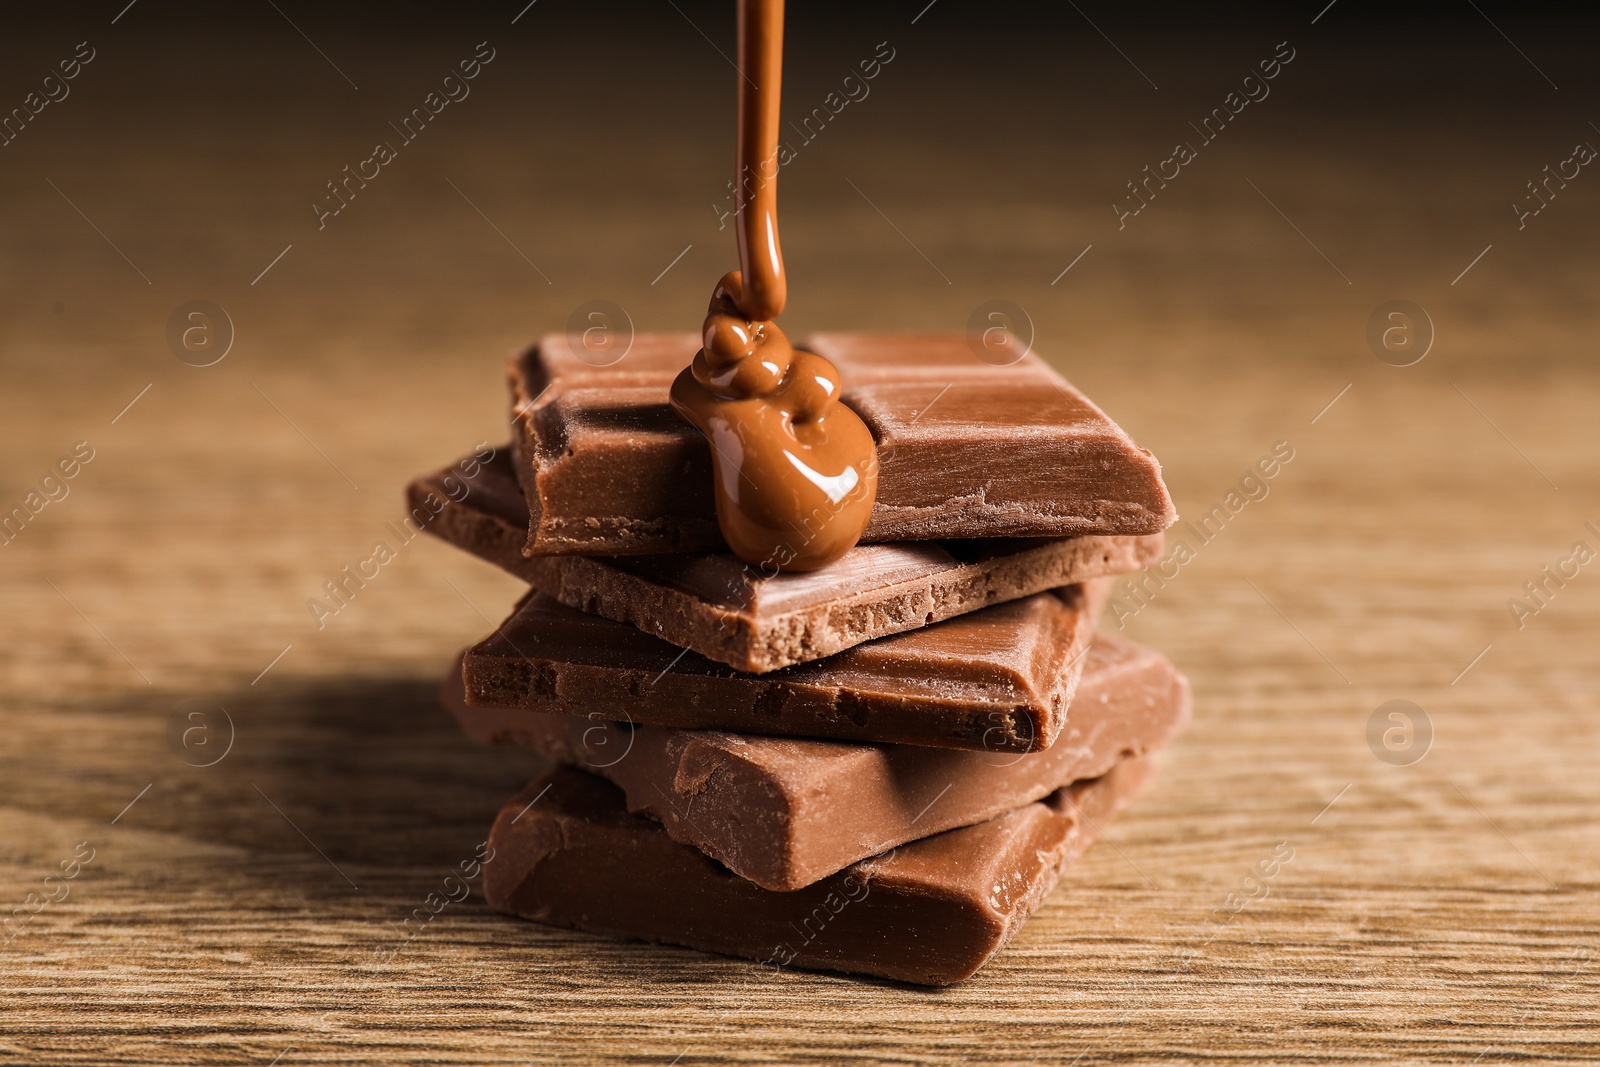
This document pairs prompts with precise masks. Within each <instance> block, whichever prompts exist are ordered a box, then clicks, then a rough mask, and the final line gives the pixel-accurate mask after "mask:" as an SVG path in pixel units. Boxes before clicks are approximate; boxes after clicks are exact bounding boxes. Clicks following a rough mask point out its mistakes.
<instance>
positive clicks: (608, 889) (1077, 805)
mask: <svg viewBox="0 0 1600 1067" xmlns="http://www.w3.org/2000/svg"><path fill="white" fill-rule="evenodd" d="M1151 770H1152V768H1151V767H1150V766H1149V765H1148V761H1147V760H1129V761H1126V762H1124V763H1122V764H1119V765H1118V766H1117V768H1116V769H1115V770H1113V771H1112V772H1111V773H1109V774H1107V775H1105V776H1104V777H1102V778H1100V779H1097V780H1095V781H1093V782H1087V783H1083V784H1080V785H1077V786H1074V787H1072V788H1069V789H1063V790H1060V791H1059V792H1057V793H1054V794H1052V795H1051V796H1049V797H1048V798H1046V799H1045V800H1043V801H1040V802H1037V803H1033V804H1028V805H1026V806H1025V807H1022V808H1018V809H1016V810H1014V811H1010V812H1007V813H1006V814H1004V815H1000V816H998V817H996V818H994V819H991V820H989V821H988V822H983V823H979V824H978V825H976V826H969V827H966V828H964V829H961V830H951V831H949V832H947V833H943V834H938V835H937V836H934V837H929V838H925V839H923V840H920V841H917V842H915V843H913V844H910V845H906V846H904V847H902V848H899V849H896V850H894V851H893V852H890V853H886V854H885V855H882V856H877V857H874V858H872V859H867V860H862V861H861V862H859V863H856V864H854V865H852V866H851V867H849V868H848V869H847V870H845V871H842V872H840V873H839V874H837V875H834V876H833V877H832V878H829V879H827V880H825V881H822V882H818V883H817V884H815V885H812V886H809V887H807V888H805V889H801V890H797V891H796V892H793V893H775V892H773V891H772V890H769V889H762V888H761V887H760V886H758V885H755V884H754V883H752V882H747V881H745V880H744V879H742V878H740V877H739V876H737V875H735V874H732V873H730V872H729V871H728V870H727V869H726V868H724V867H722V866H720V865H719V864H717V863H716V862H715V861H714V860H711V859H709V858H707V857H706V856H704V855H702V854H701V853H699V852H697V851H695V850H694V849H693V848H691V847H689V846H688V845H682V844H679V843H678V842H676V841H674V840H672V838H670V837H668V836H667V834H666V832H665V831H664V830H662V829H661V827H660V826H658V825H656V824H655V823H652V822H650V821H649V820H647V819H642V818H640V817H638V816H635V815H629V814H628V812H627V809H626V808H625V807H624V805H623V799H622V794H621V793H620V792H619V791H618V790H617V789H616V788H615V787H614V786H612V785H610V784H608V783H606V782H605V781H602V780H601V779H599V778H596V777H593V776H592V775H588V774H584V773H583V772H582V771H577V770H572V769H571V768H565V767H562V768H557V769H555V770H553V771H551V772H549V773H548V774H546V775H545V776H544V777H543V778H540V779H539V780H537V781H535V782H533V783H532V784H530V785H529V786H528V787H527V788H526V789H524V790H523V791H522V792H521V793H519V794H518V795H517V796H516V797H514V798H512V800H511V801H510V802H509V803H508V804H506V806H505V807H504V808H502V809H501V810H500V814H499V816H498V817H497V818H496V819H495V823H494V829H493V830H491V831H490V833H489V847H490V848H491V849H492V852H490V853H489V859H488V860H487V862H485V863H484V868H483V871H484V873H483V893H484V897H485V898H486V899H487V900H488V902H489V904H490V906H491V907H494V908H497V909H499V910H500V911H504V912H510V913H511V914H513V915H520V916H522V917H523V918H527V919H533V920H535V921H537V922H543V923H550V924H552V925H556V926H570V927H576V928H578V929H580V930H589V931H592V932H595V933H602V934H611V935H615V936H620V937H628V938H636V939H639V940H642V941H653V942H658V943H668V944H676V945H687V946H689V947H691V948H698V949H703V950H706V951H709V952H720V953H724V954H727V955H731V956H743V957H745V958H747V959H752V960H758V961H760V962H761V963H762V964H763V965H765V966H770V967H773V968H775V969H780V970H781V969H782V968H784V967H789V966H794V967H804V968H812V969H825V970H833V971H850V972H854V973H858V974H870V975H877V976H880V977H883V978H893V979H898V980H900V981H903V982H916V983H919V984H922V985H949V984H950V983H952V982H959V981H961V980H962V979H964V978H967V977H969V976H970V975H972V974H973V973H974V972H975V971H977V970H978V968H980V967H982V966H983V965H984V964H985V963H986V962H988V960H989V958H990V957H992V956H993V955H994V954H995V953H996V952H998V951H999V950H1000V949H1001V947H1002V946H1004V945H1005V944H1006V942H1007V941H1009V940H1010V939H1011V938H1012V936H1014V935H1015V934H1016V932H1017V930H1018V929H1019V928H1020V927H1021V925H1022V923H1023V922H1024V921H1025V920H1026V919H1027V917H1028V916H1029V915H1031V914H1032V913H1033V910H1034V909H1035V908H1036V907H1038V905H1039V902H1040V901H1041V900H1043V899H1044V896H1045V894H1046V893H1048V892H1049V891H1050V889H1051V887H1052V886H1054V885H1055V883H1056V880H1057V879H1058V878H1059V877H1060V874H1061V871H1062V869H1063V868H1064V867H1065V866H1066V865H1067V864H1068V863H1069V862H1070V861H1071V860H1073V859H1074V858H1076V857H1077V856H1078V855H1079V854H1081V853H1082V852H1083V850H1084V849H1085V848H1087V847H1088V846H1089V844H1090V842H1091V841H1092V839H1093V838H1094V837H1095V836H1097V835H1098V834H1099V832H1100V831H1101V830H1103V829H1104V827H1105V826H1106V824H1107V823H1108V822H1109V821H1110V820H1111V818H1112V817H1113V816H1114V815H1115V814H1116V813H1117V811H1118V810H1119V809H1121V808H1122V807H1123V806H1124V805H1125V804H1126V803H1127V802H1128V801H1129V800H1130V799H1131V798H1132V795H1133V794H1134V793H1135V792H1137V790H1138V789H1139V787H1140V786H1141V785H1143V784H1144V780H1145V779H1146V778H1147V777H1148V775H1149V773H1150V771H1151Z"/></svg>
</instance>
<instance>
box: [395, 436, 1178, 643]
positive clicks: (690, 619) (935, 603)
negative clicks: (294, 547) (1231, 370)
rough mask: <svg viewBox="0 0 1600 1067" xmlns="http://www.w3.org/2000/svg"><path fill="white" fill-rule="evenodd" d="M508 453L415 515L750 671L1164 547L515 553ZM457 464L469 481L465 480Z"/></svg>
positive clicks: (620, 615)
mask: <svg viewBox="0 0 1600 1067" xmlns="http://www.w3.org/2000/svg"><path fill="white" fill-rule="evenodd" d="M508 451H509V450H507V449H502V450H501V451H500V452H499V453H497V454H496V455H495V457H494V458H493V459H492V460H490V461H489V462H488V463H486V464H483V465H481V466H473V467H471V468H463V465H462V464H458V465H457V466H456V467H451V468H446V469H445V470H442V471H439V472H436V473H434V474H430V475H424V476H423V477H421V478H418V479H416V480H415V481H413V482H412V483H411V484H410V486H408V488H407V495H408V497H409V499H410V503H411V507H412V509H413V511H414V512H416V513H418V514H420V515H422V516H423V517H425V518H428V517H429V516H431V518H428V521H427V523H426V525H425V529H427V531H428V532H429V533H432V534H435V535H437V536H438V537H441V538H443V539H444V540H446V541H448V542H450V543H451V544H453V545H455V546H457V547H458V548H462V549H465V550H466V551H468V552H471V553H472V554H474V555H476V556H478V557H479V558H480V559H484V560H487V561H488V562H490V563H493V564H496V565H497V566H499V567H501V568H503V569H505V570H507V571H509V572H511V573H512V574H515V575H516V576H518V577H519V578H522V579H524V580H525V581H527V582H528V583H529V584H530V585H532V586H533V587H534V588H535V589H537V590H539V591H540V592H542V593H544V594H546V595H547V596H550V597H552V598H554V599H556V600H559V601H561V602H562V603H564V604H567V605H569V606H571V607H574V608H579V609H582V610H584V611H587V612H592V613H593V614H596V615H602V616H604V617H606V618H608V619H615V620H617V621H619V622H626V623H630V624H632V625H634V626H637V627H639V628H640V629H642V630H645V631H647V632H649V633H652V634H655V635H656V636H658V637H661V638H664V639H665V640H667V641H669V642H671V643H672V644H675V645H678V646H680V647H682V648H689V649H693V650H694V651H695V652H698V653H699V654H700V655H702V656H705V657H706V658H707V659H711V660H715V661H717V662H719V663H725V664H727V665H729V666H731V667H734V668H737V669H738V670H741V671H749V672H753V673H761V672H765V671H771V670H776V669H777V668H779V667H784V666H788V665H790V664H794V663H802V662H806V661H809V660H814V659H818V658H820V657H823V656H829V655H832V654H834V653H836V652H840V651H842V650H844V649H847V648H849V647H851V646H853V645H857V644H860V643H861V642H863V641H870V640H872V639H874V638H877V637H883V636H886V635H888V634H892V633H897V632H901V631H904V630H909V629H915V628H917V627H921V626H924V625H927V624H929V623H934V622H938V621H940V620H942V619H947V618H950V617H952V616H956V615H960V614H963V613H965V612H968V611H973V610H976V609H978V608H981V607H984V606H985V605H989V604H995V603H1000V602H1003V601H1006V600H1012V599H1016V598H1018V597H1024V596H1029V595H1031V594H1033V593H1039V592H1043V591H1044V590H1047V589H1054V588H1057V587H1060V586H1065V585H1071V584H1073V583H1075V582H1083V581H1088V580H1089V579H1092V578H1098V577H1101V576H1105V575H1114V574H1121V573H1124V572H1127V571H1132V570H1138V569H1139V568H1141V567H1144V566H1146V565H1148V564H1149V563H1151V562H1154V561H1155V559H1156V558H1157V557H1158V556H1159V555H1160V553H1161V542H1162V538H1161V535H1160V534H1148V535H1145V536H1142V537H1077V538H1054V539H1039V538H1028V539H1005V538H1000V539H994V540H979V541H950V542H940V541H913V542H901V543H899V544H882V545H862V546H858V547H857V548H855V549H853V550H852V551H851V552H849V553H847V554H846V555H845V557H844V558H843V559H841V560H840V561H839V562H837V563H835V564H833V565H832V566H830V567H827V568H824V569H823V570H821V571H815V572H812V573H809V574H779V575H775V576H771V577H764V576H763V575H762V574H761V572H759V571H757V570H756V569H755V568H752V567H750V566H748V565H746V564H744V563H742V562H740V561H739V560H737V559H735V558H734V557H733V556H731V555H729V554H728V553H725V552H721V553H694V554H686V555H654V556H635V557H617V556H612V557H606V556H534V557H531V558H529V557H526V556H524V555H523V554H522V551H521V549H522V544H523V541H524V539H525V538H526V532H527V525H528V508H527V503H526V501H524V499H523V497H522V493H521V490H520V489H519V488H518V486H517V483H516V478H515V477H514V475H513V474H512V467H511V460H510V458H509V456H508V455H507V452H508ZM462 469H472V470H475V471H477V474H476V476H475V477H473V478H471V479H466V478H464V477H463V476H462V473H461V470H462ZM430 495H431V500H430ZM435 512H437V514H434V513H435ZM675 654H676V653H674V655H675Z"/></svg>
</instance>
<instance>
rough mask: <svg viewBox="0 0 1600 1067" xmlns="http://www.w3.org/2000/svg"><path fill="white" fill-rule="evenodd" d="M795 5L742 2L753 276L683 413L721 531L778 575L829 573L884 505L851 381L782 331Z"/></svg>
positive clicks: (725, 306)
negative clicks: (787, 111) (788, 64)
mask: <svg viewBox="0 0 1600 1067" xmlns="http://www.w3.org/2000/svg"><path fill="white" fill-rule="evenodd" d="M782 71H783V0H740V2H739V83H738V84H739V131H738V145H737V156H738V178H737V183H736V192H735V198H736V199H735V203H736V205H737V214H738V225H737V227H736V231H737V233H738V238H739V266H740V269H739V270H736V271H729V272H728V273H727V274H725V275H723V276H722V280H721V281H719V282H718V283H717V287H716V290H715V291H714V292H713V293H712V296H711V306H710V307H709V308H708V309H707V313H706V320H705V325H704V327H703V330H702V340H703V343H704V347H703V348H702V349H701V350H700V352H699V353H698V354H697V355H696V356H695V358H694V363H693V364H692V365H691V366H689V367H687V368H685V369H684V371H683V372H682V373H681V374H679V375H678V378H677V380H676V381H675V382H673V384H672V394H671V395H672V403H673V406H674V407H675V408H677V410H678V412H679V413H680V414H682V415H683V416H684V418H686V419H688V420H689V421H690V422H692V423H693V424H694V425H695V426H696V427H698V428H699V430H700V432H701V433H703V434H705V435H706V437H707V438H708V439H709V440H710V442H711V445H712V456H711V462H712V467H713V478H714V486H715V495H716V503H717V525H718V527H719V528H720V529H721V531H722V536H723V537H724V539H726V540H727V542H728V547H729V548H731V549H732V550H733V552H734V554H735V555H737V556H738V557H739V558H740V559H742V560H744V561H745V562H746V563H750V564H754V565H756V566H759V567H761V568H763V569H764V570H766V571H768V572H772V573H775V572H776V571H780V570H783V571H805V570H815V569H817V568H818V567H823V566H826V565H827V564H829V563H832V562H833V561H835V560H837V559H838V558H839V557H840V556H842V555H844V554H845V553H846V552H848V551H849V550H850V549H851V548H852V547H853V546H854V545H855V543H856V542H857V541H858V540H859V539H860V537H861V533H862V531H863V530H864V529H866V525H867V520H868V518H869V517H870V516H871V513H872V504H873V500H874V499H875V498H876V496H877V485H878V467H877V451H876V447H875V445H874V442H873V440H872V434H871V432H870V431H869V430H868V429H867V427H866V424H865V423H863V422H862V421H861V419H860V417H859V416H857V415H856V413H855V412H853V411H851V410H850V409H849V408H847V407H845V406H843V405H842V404H840V403H839V372H838V370H837V369H836V368H835V367H834V366H833V364H832V363H830V362H828V361H827V360H826V359H823V358H822V357H821V356H818V355H815V354H814V353H811V352H799V351H796V350H795V349H794V348H793V347H792V346H791V345H790V344H789V339H788V338H787V337H785V336H784V334H783V331H782V330H780V329H779V328H778V326H777V324H776V323H774V322H773V321H772V320H773V319H774V318H775V317H776V316H777V315H778V314H779V313H780V312H782V310H783V306H784V303H785V301H786V299H787V296H788V282H787V280H786V278H785V276H784V272H783V250H782V246H781V245H780V243H779V240H778V100H779V90H780V86H781V81H782Z"/></svg>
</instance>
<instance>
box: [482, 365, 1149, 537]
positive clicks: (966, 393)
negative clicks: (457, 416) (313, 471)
mask: <svg viewBox="0 0 1600 1067" xmlns="http://www.w3.org/2000/svg"><path fill="white" fill-rule="evenodd" d="M699 346H700V339H699V337H698V336H697V335H695V334H687V333H684V334H640V335H638V336H637V337H635V338H634V340H633V344H632V346H631V348H629V350H628V351H627V354H626V355H625V356H624V357H623V358H622V359H621V360H619V361H618V362H616V363H614V364H612V365H610V366H606V367H597V366H594V365H592V364H591V363H589V362H587V361H585V360H584V359H583V358H582V356H581V355H580V354H579V353H577V352H575V351H574V350H573V348H572V346H571V344H570V342H569V340H568V338H567V337H566V336H565V335H561V334H552V335H549V336H547V337H545V338H544V339H542V340H541V341H540V342H539V344H537V345H536V346H534V347H533V348H530V349H528V350H527V351H525V352H522V353H519V354H518V355H516V356H514V357H513V358H512V360H511V364H510V367H509V370H508V376H509V379H510V385H511V395H512V403H513V418H512V426H513V431H514V433H515V438H516V442H515V443H516V452H517V476H518V479H519V480H520V481H521V483H522V488H523V491H524V493H525V494H526V495H527V498H528V509H529V513H530V522H529V526H528V543H527V546H526V548H525V549H524V552H525V553H526V554H527V555H530V556H539V555H566V554H579V555H624V554H642V553H650V552H700V551H714V550H720V549H723V548H724V547H725V546H724V545H723V541H722V535H721V533H720V532H719V531H718V529H717V520H716V509H715V504H714V502H713V499H712V480H711V479H712V475H711V456H710V447H709V445H708V444H707V443H706V439H705V438H704V437H703V436H702V435H701V434H700V432H699V431H698V430H696V429H695V428H694V427H692V426H690V425H689V424H688V423H687V422H685V421H683V419H682V418H681V417H679V415H678V414H677V413H676V412H675V411H673V410H672V407H671V406H670V405H669V404H668V402H667V389H668V387H669V386H670V385H671V383H672V379H673V378H674V376H675V375H677V373H678V372H679V371H680V370H682V369H683V368H684V367H685V366H687V365H688V363H689V361H690V360H691V359H693V358H694V354H695V352H696V350H697V349H698V348H699ZM804 347H806V348H808V349H810V350H811V351H814V352H817V353H818V354H820V355H823V356H826V357H827V358H828V359H829V360H831V361H832V362H833V363H834V365H835V366H837V367H838V368H839V371H840V374H841V376H842V377H843V380H844V394H843V399H844V402H845V403H846V404H848V405H849V406H850V407H851V408H853V409H854V410H855V411H856V412H857V413H858V414H859V415H860V416H861V417H862V419H863V420H864V421H865V422H866V424H867V427H868V428H869V429H870V430H871V431H872V435H873V438H874V440H875V441H876V442H877V447H878V463H879V473H878V498H877V503H876V505H875V506H874V507H873V510H872V518H871V521H870V522H869V523H868V525H867V529H866V533H865V534H864V535H863V536H862V540H863V541H864V542H877V541H908V540H909V541H920V540H932V539H935V538H960V537H1044V536H1048V537H1063V536H1065V537H1077V536H1082V535H1087V534H1151V533H1158V532H1160V531H1161V530H1164V529H1165V528H1166V527H1168V526H1170V525H1171V524H1172V522H1173V520H1174V519H1175V518H1176V517H1177V515H1176V512H1175V511H1174V509H1173V506H1172V499H1171V497H1170V496H1168V494H1167V489H1166V486H1165V485H1164V484H1163V483H1162V480H1161V468H1160V465H1159V464H1158V463H1157V462H1156V460H1155V457H1154V456H1152V455H1151V454H1150V453H1149V452H1147V451H1145V450H1144V449H1142V448H1140V447H1139V446H1138V445H1136V444H1134V442H1133V440H1132V439H1131V438H1129V437H1128V435H1127V434H1126V433H1124V432H1123V431H1122V429H1121V428H1120V427H1118V426H1117V425H1116V423H1114V422H1112V421H1111V420H1110V419H1109V418H1107V417H1106V415H1105V413H1104V412H1102V411H1101V410H1100V409H1099V408H1097V407H1095V405H1094V404H1093V403H1091V402H1090V401H1089V400H1088V398H1086V397H1085V396H1084V395H1083V394H1082V393H1080V392H1078V391H1077V390H1076V389H1074V388H1073V387H1072V386H1071V385H1070V384H1068V383H1067V382H1066V381H1065V380H1064V379H1062V378H1061V377H1060V375H1058V374H1056V373H1055V371H1053V370H1051V369H1050V367H1049V366H1047V365H1046V364H1045V363H1044V362H1043V361H1042V360H1040V359H1039V358H1038V357H1037V356H1034V355H1031V354H1023V355H1022V356H1021V357H1020V358H1019V359H1017V360H1016V361H1015V362H1014V363H1011V364H1009V365H1006V366H994V365H991V364H989V363H986V362H983V361H981V360H979V359H978V358H977V357H975V356H974V355H973V353H972V351H971V349H970V348H969V347H968V344H967V340H966V338H965V337H964V336H963V335H960V334H949V335H945V334H878V335H874V334H843V333H836V334H818V335H815V336H813V337H812V338H811V339H810V340H809V342H808V343H807V344H806V345H805V346H804ZM805 536H806V534H805V531H804V530H797V531H796V537H797V539H803V538H804V537H805Z"/></svg>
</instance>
